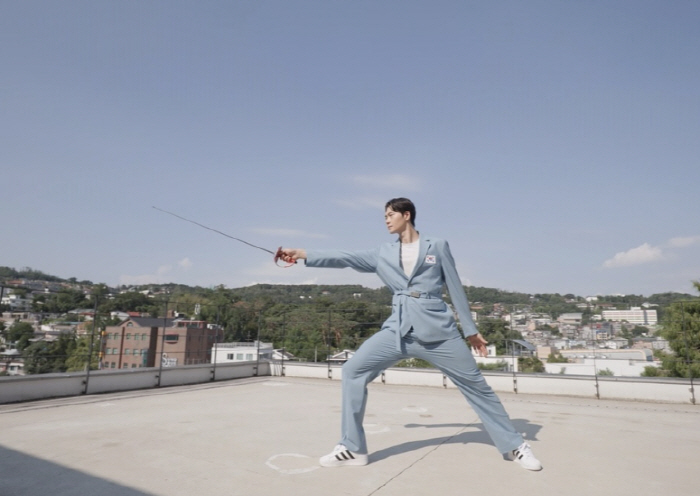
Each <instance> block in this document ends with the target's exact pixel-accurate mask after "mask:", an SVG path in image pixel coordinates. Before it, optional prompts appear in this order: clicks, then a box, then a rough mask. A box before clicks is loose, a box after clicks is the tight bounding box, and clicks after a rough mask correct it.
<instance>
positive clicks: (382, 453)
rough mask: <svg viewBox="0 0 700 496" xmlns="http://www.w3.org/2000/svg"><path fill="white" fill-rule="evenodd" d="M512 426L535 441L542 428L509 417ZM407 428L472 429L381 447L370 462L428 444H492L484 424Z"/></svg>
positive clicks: (415, 426) (526, 421) (528, 439)
mask: <svg viewBox="0 0 700 496" xmlns="http://www.w3.org/2000/svg"><path fill="white" fill-rule="evenodd" d="M511 422H512V423H513V427H515V430H516V431H518V432H519V433H521V434H522V435H523V437H524V438H525V439H526V440H527V441H537V434H538V433H539V432H540V429H542V426H541V425H539V424H532V423H530V421H529V420H527V419H511ZM404 427H405V428H407V429H417V428H423V429H435V428H455V429H460V428H471V429H474V430H469V431H464V432H460V433H458V434H453V435H451V436H450V435H448V436H442V437H434V438H430V439H420V440H416V441H407V442H405V443H401V444H397V445H396V446H390V447H388V448H384V449H381V450H379V451H376V452H374V453H371V454H370V455H369V461H370V462H372V463H373V462H377V461H379V460H383V459H385V458H389V457H390V456H394V455H398V454H400V453H408V452H410V451H415V450H419V449H422V448H427V447H430V446H440V445H443V444H468V443H479V444H488V445H491V446H494V444H493V441H491V437H490V436H489V435H488V433H487V432H486V431H485V430H484V424H480V423H479V424H459V423H455V424H406V425H405V426H404Z"/></svg>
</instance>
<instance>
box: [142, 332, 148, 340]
mask: <svg viewBox="0 0 700 496" xmlns="http://www.w3.org/2000/svg"><path fill="white" fill-rule="evenodd" d="M147 336H148V334H145V333H144V334H141V340H142V341H146V339H148V338H147Z"/></svg>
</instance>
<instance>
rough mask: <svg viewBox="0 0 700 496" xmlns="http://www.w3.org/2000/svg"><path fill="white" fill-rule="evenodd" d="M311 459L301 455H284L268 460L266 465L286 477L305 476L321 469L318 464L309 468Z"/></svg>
mask: <svg viewBox="0 0 700 496" xmlns="http://www.w3.org/2000/svg"><path fill="white" fill-rule="evenodd" d="M310 458H311V457H309V456H306V455H300V454H299V453H282V454H280V455H274V456H271V457H270V458H268V459H267V461H266V462H265V465H267V466H268V467H270V468H271V469H273V470H277V471H278V472H280V473H282V474H285V475H295V474H304V473H306V472H312V471H314V470H316V469H317V468H319V465H317V464H316V463H314V465H313V466H309V462H308V460H309V459H310ZM273 461H274V462H275V463H273Z"/></svg>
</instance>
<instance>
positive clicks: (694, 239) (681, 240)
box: [667, 236, 700, 248]
mask: <svg viewBox="0 0 700 496" xmlns="http://www.w3.org/2000/svg"><path fill="white" fill-rule="evenodd" d="M667 244H668V246H669V247H671V248H687V247H688V246H694V245H700V236H686V237H678V238H671V239H669V240H668V243H667Z"/></svg>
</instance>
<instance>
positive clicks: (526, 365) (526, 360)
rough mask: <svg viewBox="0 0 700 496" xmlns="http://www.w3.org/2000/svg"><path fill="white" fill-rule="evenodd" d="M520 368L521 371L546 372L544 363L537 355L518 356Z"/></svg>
mask: <svg viewBox="0 0 700 496" xmlns="http://www.w3.org/2000/svg"><path fill="white" fill-rule="evenodd" d="M518 369H519V370H520V372H530V373H532V372H535V373H540V372H544V363H542V361H541V360H540V359H539V358H537V357H534V356H532V357H520V358H518Z"/></svg>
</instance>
